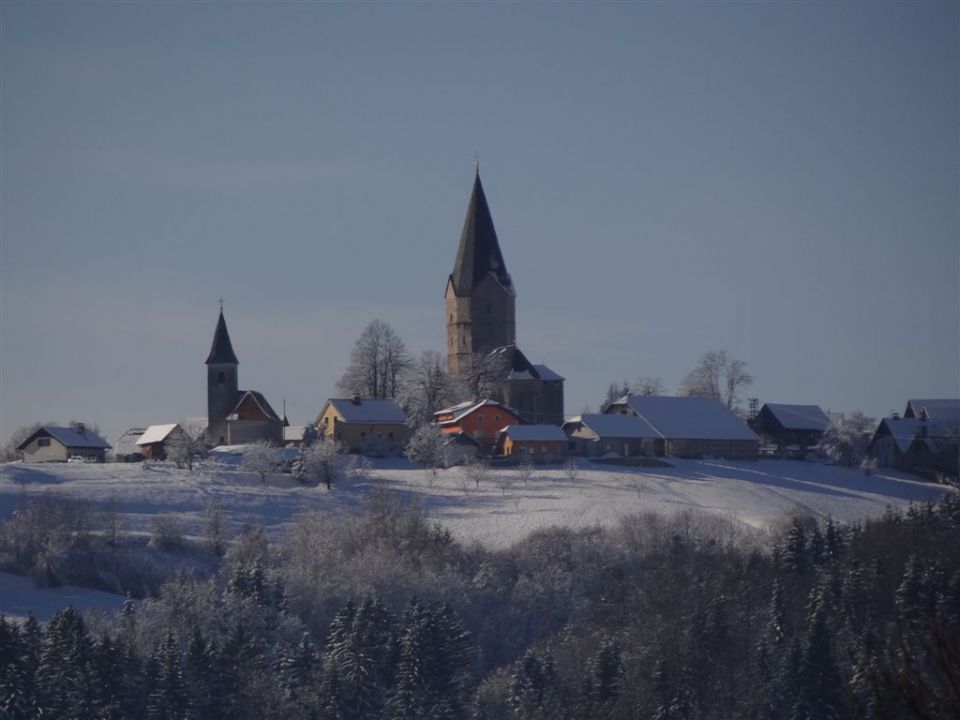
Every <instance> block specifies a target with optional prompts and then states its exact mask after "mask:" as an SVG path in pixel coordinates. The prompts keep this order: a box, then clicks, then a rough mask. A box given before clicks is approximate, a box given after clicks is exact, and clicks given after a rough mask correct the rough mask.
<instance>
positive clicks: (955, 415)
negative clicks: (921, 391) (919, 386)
mask: <svg viewBox="0 0 960 720" xmlns="http://www.w3.org/2000/svg"><path fill="white" fill-rule="evenodd" d="M924 410H926V411H927V417H928V418H929V419H930V420H936V421H938V422H942V423H945V424H947V425H960V399H957V398H929V399H912V400H907V409H906V410H905V411H904V413H903V414H904V416H905V417H908V418H909V417H917V418H918V417H920V414H921V413H922V412H923V411H924Z"/></svg>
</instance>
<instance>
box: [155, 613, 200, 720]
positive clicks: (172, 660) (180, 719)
mask: <svg viewBox="0 0 960 720" xmlns="http://www.w3.org/2000/svg"><path fill="white" fill-rule="evenodd" d="M154 660H155V663H154V664H155V667H156V668H157V675H156V677H155V679H154V683H153V690H152V691H151V693H150V697H149V699H148V701H147V718H148V720H186V719H187V718H189V717H190V707H189V700H188V693H187V685H186V682H184V679H183V670H182V668H181V665H180V649H179V648H178V647H177V642H176V640H175V639H174V637H173V633H172V632H170V633H168V634H167V637H166V638H165V639H164V641H163V643H161V645H160V646H159V647H158V648H157V651H156V653H155V655H154Z"/></svg>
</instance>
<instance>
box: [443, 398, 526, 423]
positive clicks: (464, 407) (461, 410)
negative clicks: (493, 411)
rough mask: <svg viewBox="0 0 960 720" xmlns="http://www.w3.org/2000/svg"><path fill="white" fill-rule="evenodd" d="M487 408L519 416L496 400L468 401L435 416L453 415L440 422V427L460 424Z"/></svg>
mask: <svg viewBox="0 0 960 720" xmlns="http://www.w3.org/2000/svg"><path fill="white" fill-rule="evenodd" d="M487 406H489V407H495V408H498V409H500V410H505V411H506V412H508V413H510V414H511V415H516V414H517V413H516V412H515V411H513V410H511V409H510V408H508V407H507V406H506V405H504V404H503V403H499V402H497V401H496V400H480V401H477V400H468V401H467V402H462V403H457V404H456V405H453V406H451V407H448V408H444V409H443V410H437V412H435V413H434V414H433V416H434V417H435V418H436V417H437V416H439V415H453V417H452V418H450V419H449V420H443V421H441V422H439V424H440V425H450V424H452V423H457V422H460V420H462V419H463V418H464V417H466V416H467V415H469V414H470V413H472V412H473V411H474V410H479V409H480V408H483V407H487Z"/></svg>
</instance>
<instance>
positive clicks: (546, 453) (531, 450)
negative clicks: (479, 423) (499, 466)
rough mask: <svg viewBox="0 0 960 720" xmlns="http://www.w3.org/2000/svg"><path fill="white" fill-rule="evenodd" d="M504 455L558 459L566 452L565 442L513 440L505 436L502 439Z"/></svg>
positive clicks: (547, 459)
mask: <svg viewBox="0 0 960 720" xmlns="http://www.w3.org/2000/svg"><path fill="white" fill-rule="evenodd" d="M503 454H504V455H520V454H523V455H526V456H527V457H529V458H532V459H539V460H544V461H549V460H559V459H560V458H562V457H564V456H565V455H566V454H567V443H566V442H557V441H552V440H548V441H541V440H536V441H535V440H520V441H514V440H513V439H511V438H510V436H507V437H505V438H504V439H503Z"/></svg>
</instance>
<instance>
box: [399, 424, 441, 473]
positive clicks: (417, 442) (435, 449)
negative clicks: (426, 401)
mask: <svg viewBox="0 0 960 720" xmlns="http://www.w3.org/2000/svg"><path fill="white" fill-rule="evenodd" d="M405 452H406V456H407V457H408V458H410V460H412V461H413V462H415V463H417V464H418V465H423V466H424V467H426V468H430V470H432V471H433V474H434V476H436V474H437V468H440V467H443V433H441V432H440V428H438V427H437V426H436V425H421V426H420V427H418V428H417V429H416V430H414V431H413V435H411V436H410V440H409V441H407V449H406V451H405Z"/></svg>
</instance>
